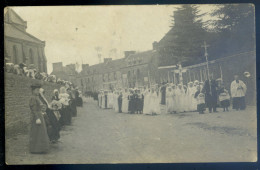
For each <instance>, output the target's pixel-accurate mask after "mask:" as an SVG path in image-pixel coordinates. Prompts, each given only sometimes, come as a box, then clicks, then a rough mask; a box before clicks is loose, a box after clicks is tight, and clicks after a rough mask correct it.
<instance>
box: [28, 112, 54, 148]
mask: <svg viewBox="0 0 260 170" xmlns="http://www.w3.org/2000/svg"><path fill="white" fill-rule="evenodd" d="M38 114H39V119H40V120H41V124H39V125H38V124H36V118H35V117H34V116H33V118H32V119H31V129H30V139H29V150H30V152H31V153H46V152H48V150H49V137H48V134H47V128H46V123H45V120H44V118H43V115H42V114H41V113H38Z"/></svg>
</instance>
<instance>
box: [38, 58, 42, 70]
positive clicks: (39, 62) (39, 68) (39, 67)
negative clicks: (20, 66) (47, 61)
mask: <svg viewBox="0 0 260 170" xmlns="http://www.w3.org/2000/svg"><path fill="white" fill-rule="evenodd" d="M41 65H42V62H41V57H40V56H39V57H38V70H39V71H41V70H42V66H41Z"/></svg>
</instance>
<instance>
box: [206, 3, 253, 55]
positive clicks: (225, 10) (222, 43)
mask: <svg viewBox="0 0 260 170" xmlns="http://www.w3.org/2000/svg"><path fill="white" fill-rule="evenodd" d="M211 15H212V16H214V17H218V20H217V21H216V22H215V23H214V26H215V29H214V33H213V34H215V36H213V37H214V38H213V39H215V40H213V39H212V40H213V41H212V43H213V44H214V46H215V49H212V51H211V52H212V53H215V54H218V55H219V56H224V55H225V56H227V55H231V54H237V53H242V52H247V51H252V50H255V17H254V6H253V5H252V4H225V5H219V8H217V10H215V11H214V12H213V13H212V14H211ZM216 40H217V41H216Z"/></svg>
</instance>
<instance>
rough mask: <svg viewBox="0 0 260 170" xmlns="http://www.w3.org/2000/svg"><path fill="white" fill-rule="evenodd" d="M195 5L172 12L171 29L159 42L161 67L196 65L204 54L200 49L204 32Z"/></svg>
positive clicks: (200, 15) (200, 16)
mask: <svg viewBox="0 0 260 170" xmlns="http://www.w3.org/2000/svg"><path fill="white" fill-rule="evenodd" d="M199 13H200V11H199V9H198V6H197V5H182V6H181V7H180V8H178V10H177V11H175V12H174V15H173V16H172V17H173V21H174V23H173V26H172V29H171V30H170V31H169V32H168V33H167V34H166V35H165V37H164V38H163V39H162V40H161V41H160V42H159V46H158V48H159V53H160V54H161V61H162V63H161V65H170V64H176V63H179V62H180V63H197V62H199V61H201V60H202V58H203V56H204V54H203V50H202V48H201V45H202V44H203V41H204V40H205V36H206V33H207V32H206V31H205V29H204V28H203V22H202V17H203V16H204V14H199Z"/></svg>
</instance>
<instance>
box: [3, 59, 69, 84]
mask: <svg viewBox="0 0 260 170" xmlns="http://www.w3.org/2000/svg"><path fill="white" fill-rule="evenodd" d="M5 71H6V72H7V73H13V74H16V75H19V76H26V77H29V78H31V79H37V80H43V81H47V82H51V83H57V84H60V85H64V86H65V85H66V84H69V85H70V86H71V85H72V83H71V82H69V81H65V80H62V79H60V78H56V76H55V75H49V74H47V73H45V72H39V71H38V70H37V69H36V67H35V66H34V64H30V65H29V66H27V65H26V64H24V63H20V64H13V63H5Z"/></svg>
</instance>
